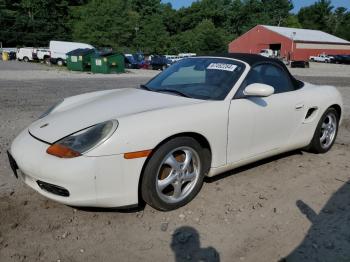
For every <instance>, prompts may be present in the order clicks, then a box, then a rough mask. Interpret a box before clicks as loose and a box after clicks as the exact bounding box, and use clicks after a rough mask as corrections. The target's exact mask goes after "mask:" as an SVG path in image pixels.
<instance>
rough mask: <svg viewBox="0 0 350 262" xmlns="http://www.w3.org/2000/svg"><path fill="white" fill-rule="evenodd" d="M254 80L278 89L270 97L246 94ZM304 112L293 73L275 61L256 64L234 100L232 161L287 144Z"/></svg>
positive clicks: (230, 134) (230, 142) (229, 149)
mask: <svg viewBox="0 0 350 262" xmlns="http://www.w3.org/2000/svg"><path fill="white" fill-rule="evenodd" d="M253 83H263V84H267V85H270V86H272V87H274V89H275V93H274V94H273V95H271V96H269V97H246V96H245V95H244V94H243V91H244V89H245V87H247V86H248V85H249V84H253ZM304 116H305V106H304V103H303V97H302V92H300V90H296V89H295V88H294V86H293V85H292V82H291V79H290V77H289V75H288V74H287V73H286V72H285V71H284V70H283V69H282V68H280V67H279V66H277V65H274V64H260V65H257V66H255V67H254V68H252V69H251V71H250V73H249V74H248V75H247V77H246V79H245V81H244V82H243V83H242V86H241V87H240V88H239V90H238V91H237V93H236V95H235V97H234V99H233V100H232V101H231V105H230V109H229V124H228V147H227V161H228V163H235V162H239V161H244V160H246V159H249V158H253V157H257V156H260V155H268V154H271V153H272V152H275V151H278V150H281V149H283V148H287V147H288V145H289V140H290V138H291V135H292V134H293V133H294V132H295V131H296V129H297V128H298V126H299V125H300V124H301V123H302V121H303V118H304Z"/></svg>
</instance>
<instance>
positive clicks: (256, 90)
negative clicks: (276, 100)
mask: <svg viewBox="0 0 350 262" xmlns="http://www.w3.org/2000/svg"><path fill="white" fill-rule="evenodd" d="M274 92H275V89H274V88H273V87H272V86H270V85H265V84H260V83H255V84H250V85H249V86H247V87H246V88H245V89H244V91H243V94H244V95H246V96H258V97H266V96H270V95H272V94H273V93H274Z"/></svg>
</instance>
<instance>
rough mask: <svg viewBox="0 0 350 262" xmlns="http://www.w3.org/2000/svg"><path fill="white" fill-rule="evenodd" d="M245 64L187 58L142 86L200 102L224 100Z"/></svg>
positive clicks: (218, 59) (217, 59)
mask: <svg viewBox="0 0 350 262" xmlns="http://www.w3.org/2000/svg"><path fill="white" fill-rule="evenodd" d="M244 68H245V66H244V64H243V63H241V62H238V61H235V60H231V59H225V58H204V57H203V58H201V57H198V58H186V59H183V60H181V61H179V62H177V63H176V64H174V65H173V66H171V67H169V68H168V69H166V70H165V71H163V72H162V73H160V74H159V75H158V76H156V77H155V78H153V79H152V80H151V81H149V82H148V83H147V84H146V85H144V86H142V87H143V88H146V89H148V90H150V91H155V92H165V93H173V94H176V95H182V96H185V97H190V98H196V99H203V100H223V99H224V98H225V97H226V96H227V94H228V93H229V92H230V90H231V89H232V87H233V86H234V85H235V83H236V82H237V80H238V79H239V77H240V76H241V74H242V73H243V71H244Z"/></svg>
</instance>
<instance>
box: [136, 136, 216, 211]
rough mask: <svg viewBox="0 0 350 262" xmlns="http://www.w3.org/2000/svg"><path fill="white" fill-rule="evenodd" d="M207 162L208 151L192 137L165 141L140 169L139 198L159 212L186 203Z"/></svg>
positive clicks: (196, 188) (197, 188)
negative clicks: (141, 173) (141, 175)
mask: <svg viewBox="0 0 350 262" xmlns="http://www.w3.org/2000/svg"><path fill="white" fill-rule="evenodd" d="M190 156H191V157H190ZM186 159H190V161H185V160H186ZM186 162H187V163H188V164H186ZM209 162H210V153H209V150H207V149H204V148H203V147H202V146H201V145H200V144H199V143H198V142H197V140H195V139H194V138H191V137H177V138H174V139H172V140H170V141H168V142H166V143H165V144H163V145H162V146H160V147H159V148H158V149H157V150H156V151H155V152H154V154H153V155H152V156H151V158H150V159H149V161H148V163H147V164H146V167H145V169H144V172H143V178H142V181H141V194H142V198H143V200H144V201H145V202H146V203H147V204H149V205H150V206H152V207H153V208H155V209H157V210H161V211H169V210H174V209H177V208H179V207H182V206H184V205H186V204H187V203H189V202H190V201H191V200H192V199H193V198H194V197H195V196H196V195H197V194H198V192H199V191H200V189H201V188H202V185H203V178H204V176H205V173H206V172H207V171H208V169H209V166H210V164H209V165H208V163H209ZM161 181H163V182H161Z"/></svg>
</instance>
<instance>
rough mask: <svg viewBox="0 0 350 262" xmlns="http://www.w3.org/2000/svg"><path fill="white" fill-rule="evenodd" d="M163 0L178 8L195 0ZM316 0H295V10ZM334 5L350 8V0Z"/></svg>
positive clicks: (335, 0) (334, 2)
mask: <svg viewBox="0 0 350 262" xmlns="http://www.w3.org/2000/svg"><path fill="white" fill-rule="evenodd" d="M163 2H169V3H171V4H172V5H173V7H174V8H176V9H178V8H180V7H183V6H189V5H191V3H192V2H194V0H163ZM314 2H316V0H293V4H294V10H293V12H298V11H299V9H300V8H301V7H304V6H308V5H311V4H313V3H314ZM332 5H333V6H334V7H338V6H344V7H346V8H348V9H349V10H350V0H332Z"/></svg>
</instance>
